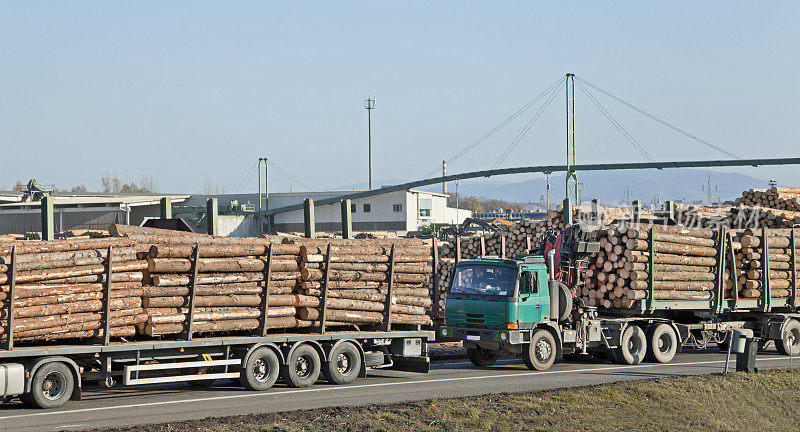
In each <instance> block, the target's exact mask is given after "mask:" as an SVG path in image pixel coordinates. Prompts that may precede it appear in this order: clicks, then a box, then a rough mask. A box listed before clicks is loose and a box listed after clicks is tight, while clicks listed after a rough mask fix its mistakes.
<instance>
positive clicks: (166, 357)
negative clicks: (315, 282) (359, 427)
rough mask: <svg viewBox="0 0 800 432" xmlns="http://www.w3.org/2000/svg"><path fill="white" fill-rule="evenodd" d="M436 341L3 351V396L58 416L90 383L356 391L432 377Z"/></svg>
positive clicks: (302, 338) (224, 342)
mask: <svg viewBox="0 0 800 432" xmlns="http://www.w3.org/2000/svg"><path fill="white" fill-rule="evenodd" d="M397 327H400V326H399V325H398V326H397ZM433 337H434V335H433V333H432V332H430V331H423V330H419V329H415V330H399V329H398V330H394V329H391V330H383V331H347V332H338V331H336V332H334V331H330V332H325V331H321V332H316V333H276V334H271V335H267V336H232V337H202V338H200V337H198V338H194V339H192V338H191V337H188V336H187V337H186V338H185V340H162V341H138V342H112V343H98V344H76V345H44V346H25V347H13V349H5V350H0V396H3V397H4V398H5V400H8V399H10V398H11V397H15V396H19V397H20V398H21V399H22V400H23V401H24V402H26V404H27V405H30V406H35V407H39V408H55V407H59V406H62V405H63V404H65V403H66V402H67V401H69V400H80V398H81V393H82V391H81V390H82V383H83V382H84V381H86V380H98V381H100V383H101V384H102V385H105V386H106V387H112V386H114V385H115V384H118V383H121V384H122V385H124V386H133V385H143V384H158V383H169V382H188V383H191V384H195V385H208V384H210V383H211V382H213V381H214V380H219V379H232V380H238V382H239V383H240V384H241V385H242V386H243V387H244V388H246V389H248V390H255V391H265V390H268V389H269V388H271V387H272V386H273V385H274V384H275V383H276V381H278V379H280V380H281V381H282V382H283V383H284V384H286V385H288V386H290V387H308V386H311V385H312V384H314V383H315V382H316V381H317V379H318V377H319V376H320V373H322V375H323V376H324V377H325V379H326V380H327V381H328V382H329V383H332V384H348V383H351V382H353V381H354V380H355V379H357V378H358V377H363V376H366V372H367V370H368V369H370V368H393V369H400V370H408V371H413V372H422V373H426V372H428V371H429V369H430V360H429V358H428V352H427V342H428V340H429V339H433Z"/></svg>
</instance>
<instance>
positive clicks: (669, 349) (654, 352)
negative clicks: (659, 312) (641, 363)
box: [647, 323, 678, 363]
mask: <svg viewBox="0 0 800 432" xmlns="http://www.w3.org/2000/svg"><path fill="white" fill-rule="evenodd" d="M677 350H678V336H677V335H676V334H675V330H673V328H672V326H671V325H669V324H666V323H661V324H653V325H651V326H650V328H648V332H647V357H648V359H650V360H651V361H654V362H657V363H669V362H671V361H672V359H673V358H674V357H675V352H676V351H677Z"/></svg>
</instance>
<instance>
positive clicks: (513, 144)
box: [492, 86, 561, 169]
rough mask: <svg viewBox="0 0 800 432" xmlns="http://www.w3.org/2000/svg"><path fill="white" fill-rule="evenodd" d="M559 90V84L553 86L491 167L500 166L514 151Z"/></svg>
mask: <svg viewBox="0 0 800 432" xmlns="http://www.w3.org/2000/svg"><path fill="white" fill-rule="evenodd" d="M560 92H561V87H560V86H557V87H556V88H554V89H553V90H552V91H551V93H550V96H549V98H548V99H547V101H546V102H545V103H544V105H542V106H541V107H540V108H539V110H538V111H536V113H535V114H534V115H533V118H531V119H530V121H528V123H527V124H526V125H525V127H524V128H523V129H522V130H521V131H520V133H519V134H518V135H517V137H516V138H514V141H512V142H511V144H510V145H509V146H508V147H507V148H506V150H505V151H504V152H503V153H502V154H501V155H500V158H498V159H497V161H496V162H495V163H494V165H492V169H495V168H497V167H498V166H500V164H502V163H503V161H505V160H506V158H508V156H509V155H510V154H511V152H513V151H514V149H515V148H516V147H517V145H518V144H519V143H520V141H522V138H524V137H525V135H527V133H528V131H530V129H531V128H532V127H533V125H534V124H535V123H536V121H537V120H539V118H540V117H541V116H542V113H544V111H545V110H546V109H547V107H549V106H550V104H551V103H552V102H553V99H555V97H556V95H558V94H559V93H560Z"/></svg>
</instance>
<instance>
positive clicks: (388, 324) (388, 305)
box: [384, 243, 394, 331]
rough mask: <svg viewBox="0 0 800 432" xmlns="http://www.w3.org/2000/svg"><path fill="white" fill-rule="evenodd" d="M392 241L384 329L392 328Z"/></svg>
mask: <svg viewBox="0 0 800 432" xmlns="http://www.w3.org/2000/svg"><path fill="white" fill-rule="evenodd" d="M393 282H394V243H392V248H391V249H390V250H389V285H388V286H387V289H386V324H385V325H384V330H385V331H391V330H392V295H393V291H394V290H393V289H392V288H393V285H394V283H393Z"/></svg>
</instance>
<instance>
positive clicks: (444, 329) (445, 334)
mask: <svg viewBox="0 0 800 432" xmlns="http://www.w3.org/2000/svg"><path fill="white" fill-rule="evenodd" d="M447 333H448V331H447V329H446V328H443V329H442V336H447Z"/></svg>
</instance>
